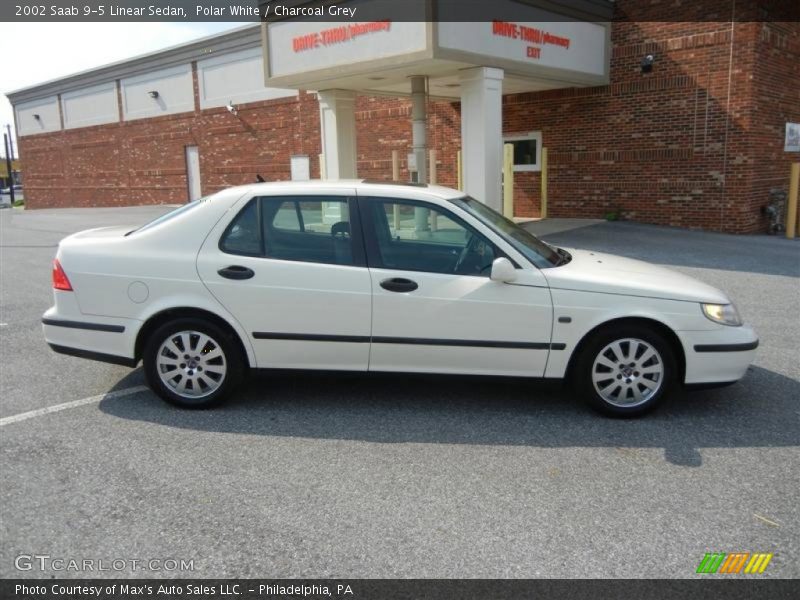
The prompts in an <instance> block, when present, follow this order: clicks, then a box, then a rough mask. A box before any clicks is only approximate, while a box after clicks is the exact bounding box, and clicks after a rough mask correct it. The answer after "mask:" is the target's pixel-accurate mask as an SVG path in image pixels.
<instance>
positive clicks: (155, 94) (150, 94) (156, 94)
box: [147, 90, 158, 98]
mask: <svg viewBox="0 0 800 600" xmlns="http://www.w3.org/2000/svg"><path fill="white" fill-rule="evenodd" d="M147 94H148V95H149V96H150V97H151V98H158V91H156V90H150V91H149V92H147Z"/></svg>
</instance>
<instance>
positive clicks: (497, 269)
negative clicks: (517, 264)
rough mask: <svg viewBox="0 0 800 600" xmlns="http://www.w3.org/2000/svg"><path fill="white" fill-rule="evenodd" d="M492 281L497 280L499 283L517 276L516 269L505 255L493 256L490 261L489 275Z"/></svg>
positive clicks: (512, 279) (506, 281)
mask: <svg viewBox="0 0 800 600" xmlns="http://www.w3.org/2000/svg"><path fill="white" fill-rule="evenodd" d="M489 277H490V279H491V280H492V281H499V282H500V283H508V282H509V281H514V280H515V279H516V278H517V270H516V269H515V268H514V265H512V264H511V261H510V260H508V259H507V258H506V257H505V256H501V257H500V258H495V259H494V262H493V263H492V274H491V275H490V276H489Z"/></svg>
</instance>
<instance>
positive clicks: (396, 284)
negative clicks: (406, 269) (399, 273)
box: [381, 277, 419, 292]
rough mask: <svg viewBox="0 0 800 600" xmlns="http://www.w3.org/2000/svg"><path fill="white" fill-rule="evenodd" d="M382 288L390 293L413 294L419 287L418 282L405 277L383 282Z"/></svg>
mask: <svg viewBox="0 0 800 600" xmlns="http://www.w3.org/2000/svg"><path fill="white" fill-rule="evenodd" d="M381 287H382V288H383V289H385V290H389V291H390V292H413V291H414V290H415V289H417V288H418V287H419V286H418V285H417V282H416V281H411V280H410V279H405V278H404V277H392V278H391V279H384V280H383V281H381Z"/></svg>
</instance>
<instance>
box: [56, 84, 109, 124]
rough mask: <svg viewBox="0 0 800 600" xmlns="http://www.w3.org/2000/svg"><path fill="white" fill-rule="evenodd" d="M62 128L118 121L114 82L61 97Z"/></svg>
mask: <svg viewBox="0 0 800 600" xmlns="http://www.w3.org/2000/svg"><path fill="white" fill-rule="evenodd" d="M61 110H62V112H63V113H64V128H65V129H71V128H74V127H88V126H90V125H100V124H102V123H116V122H117V121H119V104H118V102H117V84H116V82H114V81H109V82H108V83H102V84H100V85H95V86H92V87H89V88H84V89H80V90H75V91H72V92H67V93H65V94H62V95H61Z"/></svg>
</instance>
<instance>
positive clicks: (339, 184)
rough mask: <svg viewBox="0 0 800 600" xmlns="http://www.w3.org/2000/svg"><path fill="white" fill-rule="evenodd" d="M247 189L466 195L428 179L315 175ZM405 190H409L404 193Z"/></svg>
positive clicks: (365, 193)
mask: <svg viewBox="0 0 800 600" xmlns="http://www.w3.org/2000/svg"><path fill="white" fill-rule="evenodd" d="M240 187H242V188H243V189H247V191H250V192H253V193H258V192H259V191H263V192H264V193H265V194H274V193H276V192H284V191H285V192H287V193H291V192H292V191H293V190H303V191H304V192H308V191H313V190H314V189H319V190H326V191H330V190H331V189H343V190H344V189H347V190H351V189H353V188H355V189H356V191H357V193H358V194H359V195H364V196H369V195H373V194H378V195H396V196H400V197H402V196H405V195H409V196H416V195H419V194H420V193H423V194H425V195H426V196H432V197H434V198H438V199H440V200H448V199H450V198H459V197H462V196H464V192H462V191H459V190H455V189H452V188H448V187H444V186H441V185H430V184H427V183H410V182H402V181H376V180H369V179H337V180H331V179H325V180H320V179H312V180H309V181H269V182H264V183H253V184H249V185H247V186H240ZM403 192H409V193H408V194H404V193H403Z"/></svg>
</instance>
